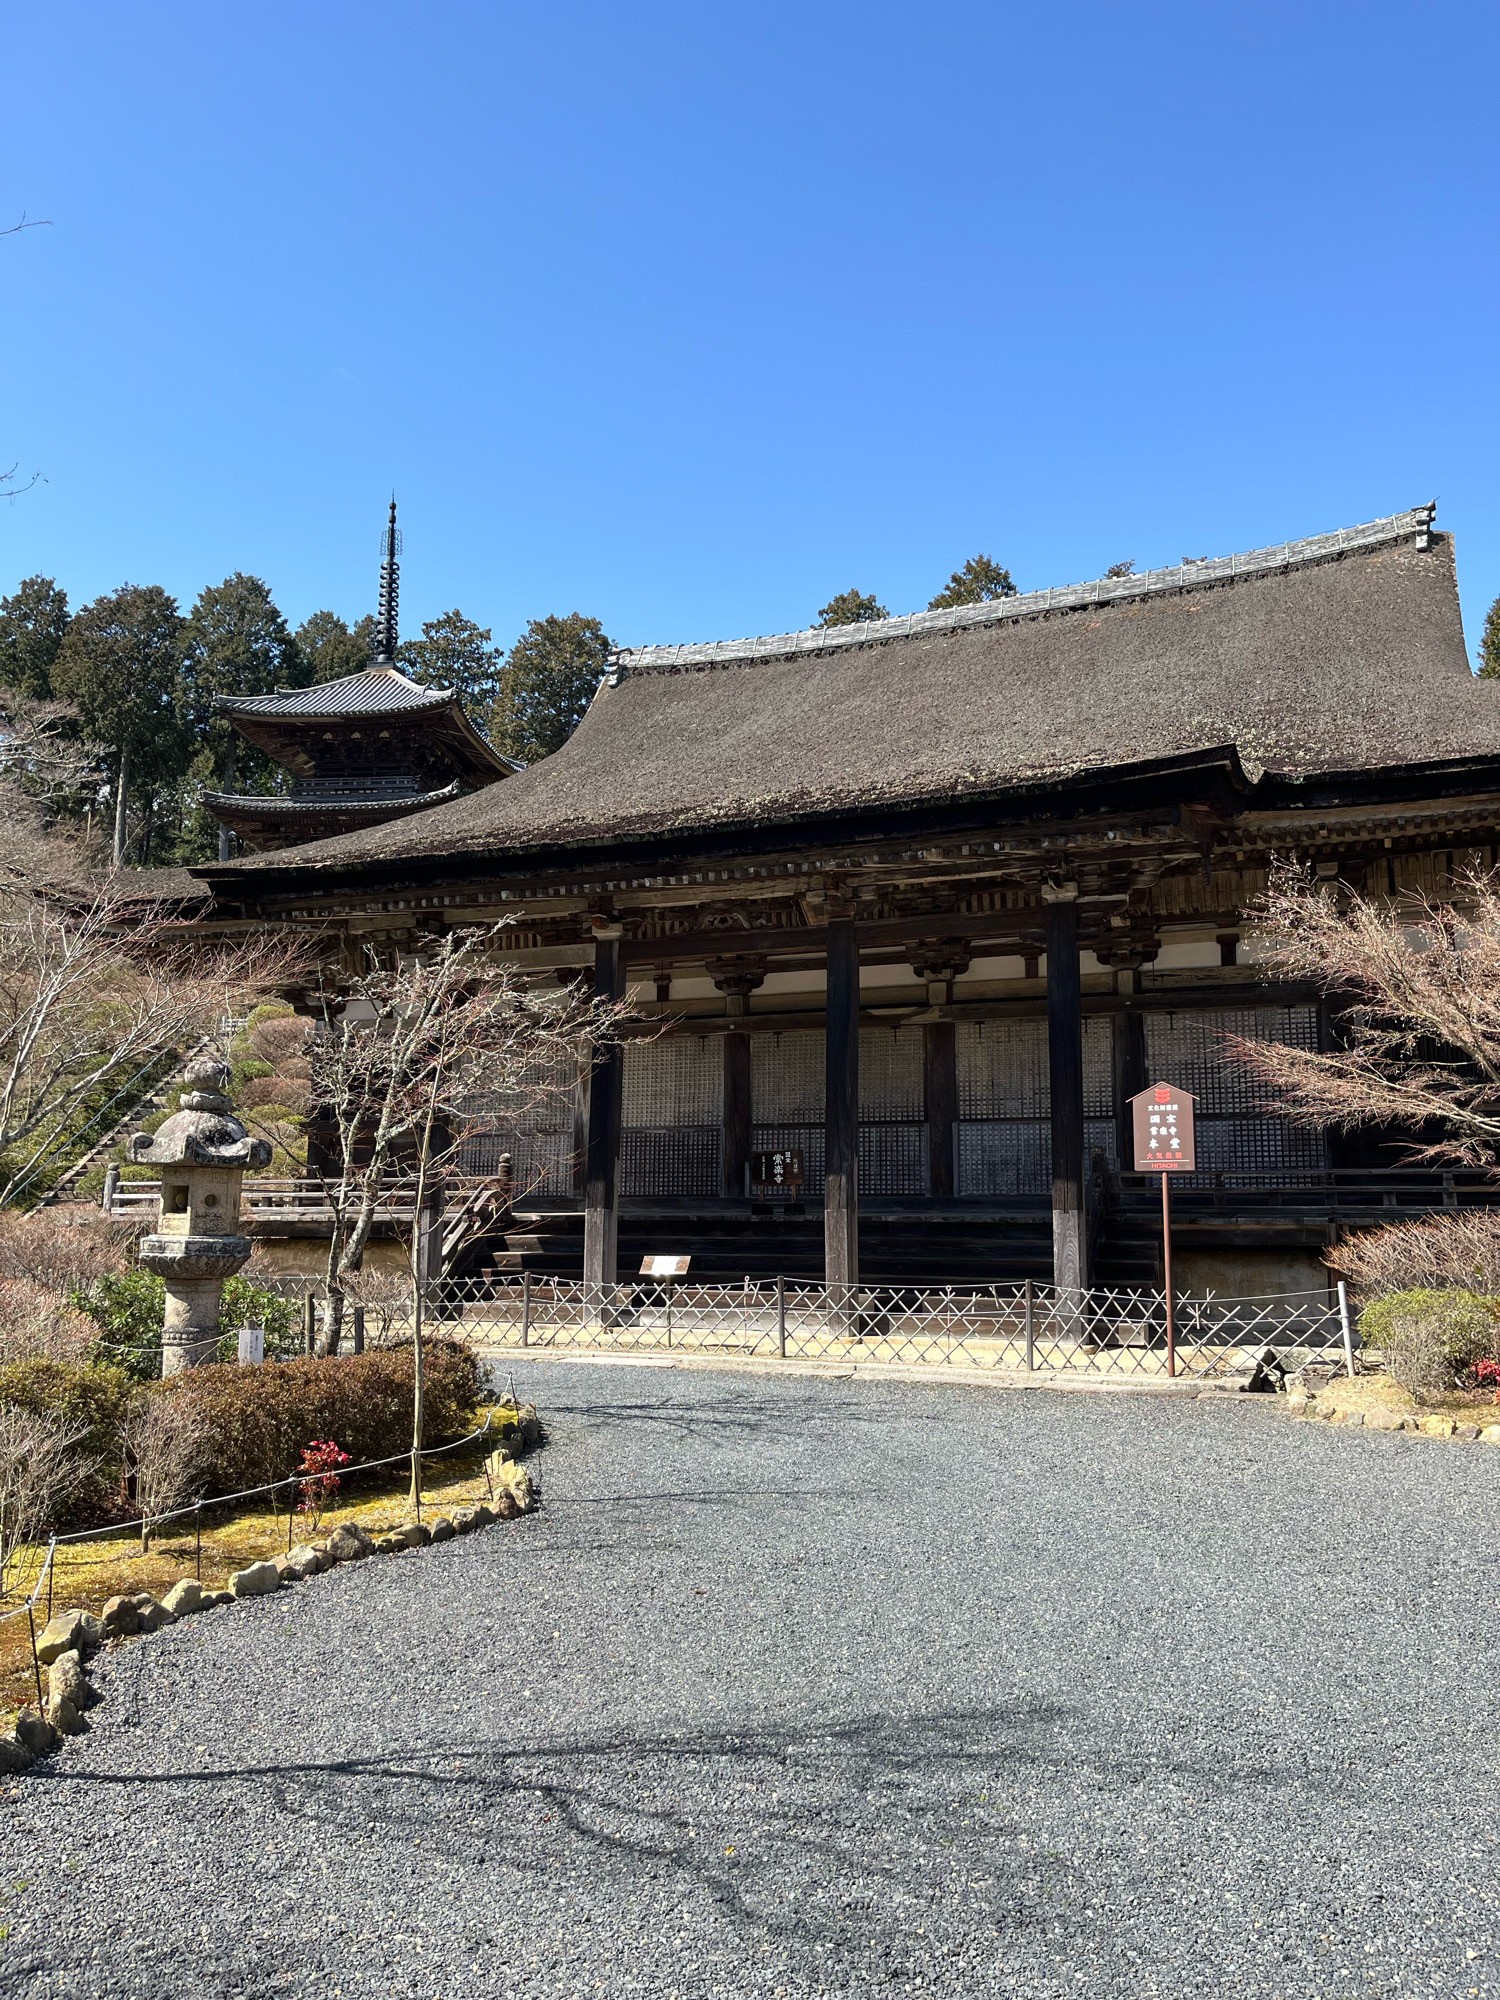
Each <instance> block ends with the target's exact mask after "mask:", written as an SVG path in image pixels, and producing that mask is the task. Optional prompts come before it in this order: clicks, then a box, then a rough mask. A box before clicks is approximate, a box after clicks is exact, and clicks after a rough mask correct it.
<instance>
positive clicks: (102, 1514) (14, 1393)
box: [0, 1360, 141, 1527]
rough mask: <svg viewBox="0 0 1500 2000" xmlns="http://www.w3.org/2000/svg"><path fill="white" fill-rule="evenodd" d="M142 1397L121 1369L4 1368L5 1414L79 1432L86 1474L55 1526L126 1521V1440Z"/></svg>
mask: <svg viewBox="0 0 1500 2000" xmlns="http://www.w3.org/2000/svg"><path fill="white" fill-rule="evenodd" d="M140 1394H141V1389H140V1385H139V1384H138V1383H136V1382H132V1380H131V1379H130V1377H129V1376H128V1375H127V1374H126V1373H125V1372H124V1370H123V1369H120V1368H109V1367H103V1366H100V1365H97V1364H95V1365H93V1366H90V1367H82V1366H80V1365H79V1364H78V1363H76V1362H62V1361H44V1360H30V1361H17V1362H12V1363H10V1364H9V1365H7V1366H4V1367H0V1410H8V1409H16V1410H21V1411H24V1412H29V1413H30V1414H31V1415H33V1416H37V1417H47V1418H50V1419H54V1420H56V1422H57V1423H58V1424H60V1425H61V1426H62V1428H63V1429H64V1430H66V1431H68V1432H70V1433H77V1438H76V1449H77V1456H78V1461H79V1464H80V1466H81V1468H82V1471H81V1475H80V1477H79V1479H78V1481H77V1483H76V1485H74V1486H72V1487H70V1488H69V1490H68V1492H67V1493H66V1494H65V1496H64V1497H63V1501H62V1502H61V1503H60V1506H61V1511H60V1513H59V1514H58V1515H57V1516H56V1517H55V1518H54V1519H53V1521H52V1523H51V1525H52V1526H53V1527H64V1526H78V1527H84V1526H87V1525H88V1524H90V1523H92V1522H94V1521H103V1520H107V1519H114V1520H118V1519H120V1518H122V1502H123V1496H124V1480H123V1477H122V1470H123V1456H124V1445H123V1439H124V1434H125V1429H126V1426H127V1424H128V1423H129V1421H130V1413H131V1409H132V1406H133V1404H134V1402H135V1400H136V1398H137V1397H138V1396H139V1395H140ZM128 1513H129V1510H128V1509H125V1510H124V1515H125V1517H128Z"/></svg>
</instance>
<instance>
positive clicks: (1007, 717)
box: [206, 507, 1500, 890]
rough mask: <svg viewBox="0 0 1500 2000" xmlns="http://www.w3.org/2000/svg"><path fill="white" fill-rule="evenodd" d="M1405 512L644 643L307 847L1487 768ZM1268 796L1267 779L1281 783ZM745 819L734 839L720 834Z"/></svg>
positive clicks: (301, 853) (511, 839)
mask: <svg viewBox="0 0 1500 2000" xmlns="http://www.w3.org/2000/svg"><path fill="white" fill-rule="evenodd" d="M1432 517H1433V509H1431V508H1430V507H1420V508H1414V509H1411V510H1410V511H1408V512H1406V513H1402V514H1396V515H1391V516H1388V517H1386V518H1384V519H1382V520H1379V521H1372V522H1369V523H1366V524H1364V525H1362V526H1359V527H1354V528H1346V529H1342V530H1339V531H1338V532H1337V533H1334V534H1329V535H1319V536H1314V537H1312V538H1310V539H1307V540H1303V541H1299V542H1290V543H1283V544H1280V545H1278V546H1277V547H1275V548H1269V549H1261V550H1256V551H1252V552H1251V553H1249V554H1245V555H1238V556H1227V557H1223V558H1220V559H1217V560H1213V561H1204V562H1191V563H1184V564H1182V565H1180V566H1178V567H1177V568H1174V569H1170V570H1159V571H1153V572H1151V573H1149V574H1147V575H1145V576H1140V577H1128V578H1123V579H1115V578H1107V579H1103V580H1101V581H1099V582H1096V583H1090V584H1078V585H1072V586H1069V587H1067V588H1066V589H1062V590H1052V591H1033V592H1029V593H1027V594H1026V595H1024V596H1019V597H1013V598H1008V599H1002V600H1000V601H998V602H996V603H990V604H983V605H974V606H965V607H963V608H962V609H959V610H955V611H943V612H920V613H917V614H915V615H914V616H912V617H910V618H892V619H882V620H880V621H878V622H875V623H871V624H863V625H855V626H842V627H836V628H833V629H832V630H823V629H816V630H813V631H809V632H802V633H790V634H786V633H783V634H780V635H777V636H774V637H771V638H766V639H752V640H736V641H730V642H723V643H720V644H715V645H712V646H694V647H644V648H638V649H633V650H628V651H624V652H621V653H619V654H617V655H616V656H615V660H614V663H613V667H612V671H611V673H610V674H609V676H608V678H607V679H606V681H605V683H604V685H603V686H602V687H601V688H600V690H599V692H598V694H597V695H596V697H595V699H594V701H593V704H592V705H591V707H590V709H589V711H588V714H587V715H586V716H585V718H584V720H583V722H582V723H581V724H580V725H579V727H578V729H577V730H576V731H575V732H574V734H573V735H572V737H571V738H570V739H569V740H568V742H567V743H566V744H565V745H564V746H563V747H562V748H561V749H560V750H558V751H557V752H555V753H554V754H553V755H552V756H550V757H547V758H544V759H542V760H540V761H539V762H538V763H536V764H533V765H531V766H530V767H529V768H528V769H526V770H524V771H522V772H521V773H520V774H519V775H518V776H517V777H515V778H512V779H511V780H510V781H509V782H507V783H506V784H503V785H495V786H491V787H490V788H488V789H487V790H484V791H481V792H477V793H474V794H471V795H470V796H468V797H465V798H460V799H456V800H454V801H453V803H452V804H450V805H446V806H440V807H438V808H437V809H435V810H434V811H432V812H429V813H424V814H422V815H421V816H420V817H419V818H416V819H412V820H405V821H402V822H400V823H398V824H393V825H388V826H381V827H376V828H373V829H371V830H369V831H367V832H363V833H357V834H355V833H351V834H348V835H345V836H344V837H342V838H341V839H337V840H328V841H319V842H316V843H314V844H312V845H309V846H307V847H304V848H300V849H299V850H298V851H297V852H296V854H295V856H287V857H282V856H275V857H273V856H266V857H264V858H262V859H260V860H254V859H252V860H247V861H245V862H242V863H238V864H233V865H232V866H231V868H230V869H229V870H228V871H227V873H225V872H224V871H220V870H217V869H215V870H211V871H206V872H211V873H212V874H213V875H214V877H215V879H216V880H220V881H222V882H223V884H224V887H225V888H226V890H227V889H228V887H229V884H230V882H231V881H232V880H233V878H234V876H235V874H236V873H237V872H238V871H239V870H244V871H247V872H249V871H254V870H256V869H257V868H264V867H269V866H275V867H276V868H277V869H278V870H284V871H286V872H287V873H288V874H290V873H292V872H293V871H295V873H296V875H297V876H298V877H299V878H300V879H301V880H303V881H306V882H307V883H308V885H309V886H310V885H311V883H312V881H313V880H314V879H316V878H318V877H322V876H325V875H329V876H331V875H333V874H335V873H342V872H343V871H346V870H347V871H356V872H357V873H359V874H360V875H362V876H365V875H368V874H370V873H371V872H372V871H383V870H385V869H386V868H390V867H399V866H402V865H404V864H406V863H408V862H416V861H423V862H427V863H433V864H436V863H440V862H445V861H447V860H460V859H462V858H464V857H473V858H475V859H478V858H481V857H494V858H496V859H499V858H501V857H504V858H505V860H506V861H507V864H508V865H514V864H515V863H516V862H517V861H518V860H519V859H520V857H522V856H523V855H525V854H527V853H542V852H547V853H556V852H557V851H558V850H561V849H567V850H576V849H580V848H585V849H600V848H603V847H608V846H610V845H615V844H620V843H623V842H627V841H635V842H638V841H640V840H642V839H657V838H666V837H669V836H670V837H682V838H687V837H689V836H695V835H712V836H714V837H715V838H719V837H722V836H725V835H728V834H730V833H734V832H736V830H738V829H744V830H746V831H750V830H757V829H767V828H772V827H777V826H788V825H791V824H794V823H795V824H800V825H807V824H808V823H822V824H825V825H828V826H837V825H838V824H839V823H840V822H841V821H842V820H844V819H847V818H848V816H849V815H850V814H851V813H854V812H860V813H864V814H868V813H869V812H871V811H872V810H873V811H877V812H878V811H884V810H896V809H898V808H906V807H922V808H926V807H928V806H939V807H942V808H944V809H947V808H949V807H953V806H959V807H964V806H967V805H969V804H972V803H974V802H978V801H985V800H994V801H997V802H1003V800H1004V799H1005V797H1006V796H1007V795H1021V794H1025V795H1027V796H1029V797H1030V798H1031V799H1033V800H1034V799H1035V797H1036V795H1037V793H1038V792H1039V791H1042V792H1045V791H1046V790H1048V789H1049V788H1050V789H1057V790H1061V789H1062V788H1064V787H1066V786H1069V785H1073V784H1076V783H1079V782H1082V781H1092V780H1094V779H1096V778H1098V777H1100V776H1102V775H1104V774H1108V773H1113V772H1122V771H1123V772H1129V771H1131V770H1135V771H1138V772H1143V773H1144V772H1146V771H1148V770H1149V769H1151V768H1152V767H1155V768H1158V769H1160V768H1162V766H1163V763H1164V762H1167V761H1171V760H1181V759H1188V760H1192V759H1195V758H1200V757H1202V756H1203V755H1205V754H1207V753H1210V752H1215V753H1222V754H1223V755H1225V756H1227V757H1229V758H1230V759H1232V760H1234V761H1235V762H1236V764H1237V766H1238V767H1239V768H1241V769H1242V770H1243V772H1244V774H1245V777H1246V778H1247V780H1248V781H1249V782H1250V783H1251V784H1252V785H1253V784H1256V783H1258V782H1259V781H1260V780H1261V779H1263V778H1266V779H1270V780H1273V781H1275V782H1276V783H1277V784H1281V783H1282V781H1306V780H1311V779H1313V778H1316V777H1321V776H1327V775H1329V774H1339V776H1340V782H1348V781H1349V779H1350V776H1351V774H1365V777H1362V778H1361V783H1363V782H1365V780H1366V778H1367V777H1368V774H1373V773H1379V772H1385V773H1388V774H1399V773H1400V772H1403V771H1405V770H1407V769H1408V768H1409V767H1413V766H1423V767H1425V770H1426V772H1427V773H1428V774H1429V776H1428V777H1426V778H1424V777H1423V776H1421V775H1420V774H1418V773H1415V772H1414V773H1413V776H1412V782H1413V783H1425V782H1429V780H1430V774H1431V772H1432V770H1433V768H1434V767H1435V766H1443V765H1450V764H1451V765H1453V766H1455V767H1456V766H1457V765H1459V764H1466V765H1469V766H1473V765H1475V764H1479V763H1486V762H1487V761H1488V762H1491V763H1493V765H1494V767H1495V769H1496V770H1497V771H1500V688H1496V687H1494V686H1492V685H1491V684H1490V683H1488V682H1481V681H1477V680H1476V679H1475V678H1474V676H1473V675H1472V674H1471V672H1470V671H1469V664H1468V659H1467V656H1466V651H1465V645H1464V635H1463V626H1462V621H1461V618H1460V614H1459V604H1458V590H1457V580H1456V575H1455V569H1454V557H1453V544H1452V539H1451V537H1449V536H1447V535H1442V534H1438V533H1437V532H1435V530H1434V529H1433V526H1432ZM1283 789H1284V786H1283ZM736 837H738V836H737V834H736Z"/></svg>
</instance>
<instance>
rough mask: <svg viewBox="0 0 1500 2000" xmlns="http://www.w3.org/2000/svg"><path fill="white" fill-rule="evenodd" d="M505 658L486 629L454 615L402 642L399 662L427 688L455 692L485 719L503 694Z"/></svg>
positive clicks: (433, 622)
mask: <svg viewBox="0 0 1500 2000" xmlns="http://www.w3.org/2000/svg"><path fill="white" fill-rule="evenodd" d="M503 658H504V653H503V651H502V649H501V648H500V647H499V646H493V645H491V644H490V632H489V628H488V626H485V625H476V624H475V623H474V621H473V619H472V618H465V616H464V614H463V613H462V612H461V611H457V610H454V611H445V612H444V613H443V615H442V616H441V618H429V619H428V620H427V622H426V624H424V625H423V627H422V636H421V638H420V639H407V640H405V641H404V642H403V643H402V645H401V646H400V648H399V650H398V651H397V654H396V663H397V665H398V666H399V667H400V668H401V670H402V672H403V673H407V674H410V676H411V678H412V679H413V680H414V681H420V682H421V683H422V685H423V686H424V687H433V688H451V689H452V690H453V692H454V693H455V694H456V695H457V696H458V698H459V700H460V701H461V702H462V703H463V705H464V707H465V708H466V709H468V710H469V712H470V714H472V715H475V716H482V715H484V714H485V713H486V711H487V710H489V709H490V708H492V707H493V706H494V704H495V700H496V697H497V696H498V694H499V692H500V663H501V661H502V659H503Z"/></svg>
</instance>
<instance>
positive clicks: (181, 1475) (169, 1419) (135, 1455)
mask: <svg viewBox="0 0 1500 2000" xmlns="http://www.w3.org/2000/svg"><path fill="white" fill-rule="evenodd" d="M125 1459H126V1463H127V1465H128V1466H129V1468H130V1471H131V1475H132V1480H133V1484H134V1488H135V1505H136V1511H137V1512H138V1513H139V1514H140V1516H141V1547H142V1548H143V1549H147V1548H149V1547H150V1546H151V1530H152V1527H153V1525H154V1524H155V1523H156V1522H157V1521H159V1520H160V1519H161V1517H162V1515H164V1514H169V1513H171V1511H172V1510H173V1508H174V1507H181V1506H183V1505H184V1504H185V1503H186V1502H187V1501H189V1500H191V1499H192V1498H193V1497H194V1496H195V1495H196V1494H197V1493H199V1492H200V1491H201V1490H202V1487H203V1485H204V1482H205V1478H206V1475H207V1472H208V1466H209V1441H208V1437H207V1434H206V1432H205V1430H204V1425H203V1416H202V1412H201V1411H200V1410H199V1408H198V1406H197V1404H196V1403H195V1402H194V1401H193V1399H192V1398H191V1397H190V1396H164V1395H162V1394H161V1393H160V1391H159V1390H158V1391H157V1392H155V1393H154V1394H151V1395H146V1396H142V1397H141V1398H140V1399H139V1401H138V1402H137V1403H136V1405H135V1407H134V1409H133V1410H132V1411H131V1413H130V1417H129V1420H128V1421H127V1423H126V1426H125Z"/></svg>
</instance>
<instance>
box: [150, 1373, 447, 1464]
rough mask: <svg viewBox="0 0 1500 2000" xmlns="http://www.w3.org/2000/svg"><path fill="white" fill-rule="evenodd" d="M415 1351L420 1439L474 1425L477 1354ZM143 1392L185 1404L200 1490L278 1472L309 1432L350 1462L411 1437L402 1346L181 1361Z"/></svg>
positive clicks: (435, 1439) (386, 1452)
mask: <svg viewBox="0 0 1500 2000" xmlns="http://www.w3.org/2000/svg"><path fill="white" fill-rule="evenodd" d="M423 1355H424V1359H425V1362H426V1373H425V1394H424V1432H425V1435H426V1439H427V1442H428V1443H429V1444H443V1443H445V1442H448V1441H450V1440H451V1439H453V1438H457V1437H462V1436H463V1435H464V1434H465V1432H466V1431H470V1430H472V1429H473V1428H474V1412H475V1406H476V1404H477V1402H478V1400H479V1369H478V1364H477V1363H476V1362H475V1359H474V1357H473V1355H472V1354H471V1353H470V1352H469V1350H468V1349H467V1348H466V1347H460V1346H458V1345H456V1344H455V1343H453V1342H451V1341H436V1340H435V1341H431V1342H428V1343H427V1344H426V1345H425V1346H424V1349H423ZM152 1394H153V1395H154V1396H160V1397H163V1398H181V1399H183V1400H185V1401H188V1402H190V1403H191V1404H192V1406H193V1408H194V1411H195V1413H196V1416H197V1418H198V1421H199V1423H200V1424H201V1428H202V1435H203V1438H204V1443H205V1449H206V1452H207V1455H208V1462H209V1464H210V1466H211V1471H210V1474H209V1476H208V1480H207V1483H206V1485H205V1487H204V1491H205V1493H206V1494H209V1495H212V1494H216V1493H233V1492H238V1491H242V1490H243V1489H244V1488H246V1487H250V1486H263V1485H267V1484H269V1483H270V1482H271V1481H272V1480H277V1479H285V1478H286V1477H287V1476H288V1475H289V1474H291V1473H292V1472H294V1471H295V1470H296V1469H297V1466H298V1463H299V1461H300V1459H301V1456H302V1449H303V1447H304V1445H308V1444H311V1443H312V1442H313V1440H314V1439H315V1438H331V1439H333V1441H334V1442H335V1443H336V1444H338V1445H340V1446H342V1448H343V1449H344V1450H345V1451H347V1452H348V1454H349V1456H350V1457H351V1458H352V1459H353V1460H355V1461H356V1463H359V1462H362V1461H364V1460H366V1459H372V1458H389V1457H392V1456H394V1455H395V1454H396V1453H398V1452H402V1451H405V1450H407V1449H408V1448H409V1447H410V1444H411V1426H412V1351H411V1348H410V1347H394V1348H388V1349H385V1350H384V1351H382V1352H380V1353H378V1354H351V1355H337V1356H334V1357H332V1358H330V1359H327V1360H300V1361H283V1362H275V1363H267V1364H266V1365H264V1366H262V1367H259V1368H240V1367H234V1366H210V1367H206V1368H190V1369H187V1370H186V1371H184V1373H183V1374H181V1375H176V1376H174V1377H173V1378H172V1379H171V1381H169V1382H164V1383H163V1384H162V1385H161V1387H160V1388H159V1389H156V1390H153V1391H152Z"/></svg>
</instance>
